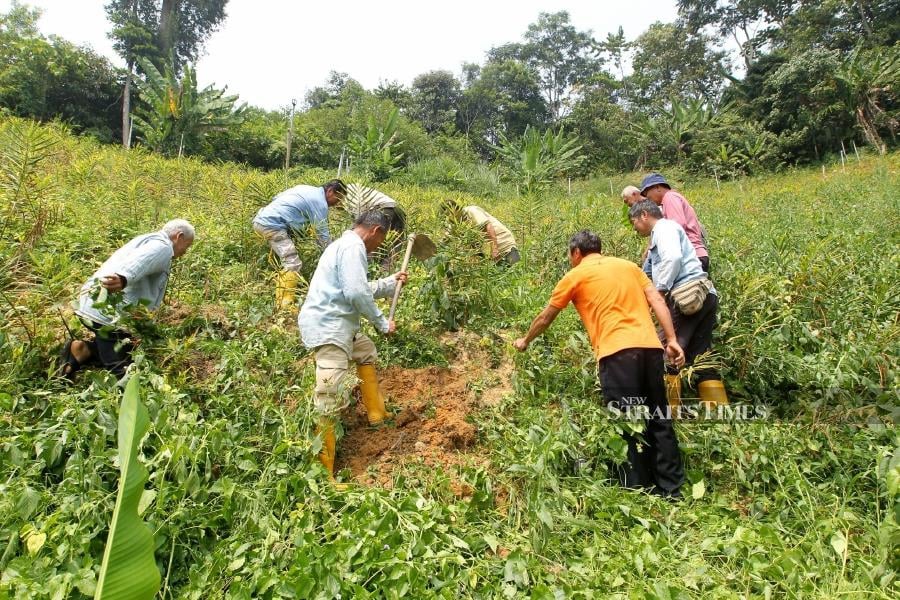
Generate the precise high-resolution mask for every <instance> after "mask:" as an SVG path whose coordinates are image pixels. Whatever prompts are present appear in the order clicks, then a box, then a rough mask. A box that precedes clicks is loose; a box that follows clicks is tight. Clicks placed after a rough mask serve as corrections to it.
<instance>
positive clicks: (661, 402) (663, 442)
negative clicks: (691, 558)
mask: <svg viewBox="0 0 900 600" xmlns="http://www.w3.org/2000/svg"><path fill="white" fill-rule="evenodd" d="M663 371H664V364H663V351H662V350H658V349H652V348H628V349H626V350H621V351H619V352H616V353H615V354H613V355H611V356H607V357H605V358H602V359H600V385H601V386H602V388H603V397H604V399H605V400H606V403H607V405H608V406H611V407H615V408H618V409H619V411H621V412H623V413H624V412H625V410H626V407H629V406H630V407H634V406H638V405H643V406H645V407H646V409H647V410H649V416H648V417H647V418H646V419H645V423H646V431H645V433H644V440H643V441H641V440H638V439H635V437H634V436H631V435H626V436H625V441H627V442H628V462H627V464H625V465H621V466H617V467H616V471H617V476H618V479H619V482H620V483H621V484H622V485H623V486H625V487H629V488H634V487H641V488H650V489H652V490H653V491H655V492H657V493H661V494H663V495H673V494H677V493H678V490H679V488H680V487H681V484H682V483H684V467H683V466H682V464H681V451H680V450H679V449H678V438H677V437H676V436H675V429H674V428H673V427H672V420H671V419H669V418H666V417H667V416H668V413H667V412H666V411H667V409H668V403H667V401H666V386H665V383H664V382H663Z"/></svg>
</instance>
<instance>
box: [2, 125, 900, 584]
mask: <svg viewBox="0 0 900 600" xmlns="http://www.w3.org/2000/svg"><path fill="white" fill-rule="evenodd" d="M898 169H900V160H898V156H897V155H896V154H887V155H886V156H883V157H881V156H877V155H870V156H864V157H862V160H861V161H859V162H857V161H856V160H855V159H854V160H853V161H851V162H850V164H848V165H846V167H843V168H842V167H841V165H840V163H837V164H828V165H827V167H826V169H825V171H824V172H823V171H822V170H820V169H818V168H815V169H810V170H791V171H789V172H787V173H785V174H781V175H769V176H766V177H752V178H738V179H737V180H735V181H733V182H725V183H722V184H721V187H719V186H718V185H717V184H716V182H714V181H711V180H709V181H706V180H700V181H688V182H682V183H684V185H681V186H680V187H681V188H682V189H683V191H684V192H685V194H686V195H687V197H688V198H689V199H690V200H691V201H692V202H693V204H694V205H695V206H696V208H697V210H698V212H699V214H700V217H701V219H702V220H703V222H704V224H705V225H706V227H707V229H708V230H709V233H710V236H711V242H710V243H711V254H712V260H713V266H712V268H713V275H714V277H715V279H716V285H717V287H718V288H719V289H720V291H721V294H722V306H721V312H720V323H721V325H720V329H719V333H718V337H717V339H716V349H717V351H718V360H719V361H720V362H721V363H722V366H723V369H724V373H725V376H726V384H727V386H728V388H729V390H730V391H731V393H732V399H733V400H735V401H737V400H744V401H748V402H750V403H751V404H753V405H755V406H760V407H767V408H768V410H769V411H770V417H769V418H768V419H767V420H766V421H764V422H757V423H746V422H745V423H730V424H727V423H726V424H716V425H710V424H704V423H692V422H682V423H680V424H679V425H678V429H679V433H680V436H681V439H682V440H683V450H684V452H685V456H686V460H687V466H688V472H689V477H690V482H689V485H688V486H687V488H686V491H687V495H688V496H689V498H688V499H687V500H685V501H683V502H680V503H676V504H671V503H668V502H665V501H662V500H659V499H655V498H653V497H650V496H647V495H643V494H638V493H634V492H626V491H623V490H621V489H619V488H618V487H616V486H613V485H610V484H609V483H608V481H607V479H606V476H607V472H606V468H605V466H604V465H605V462H606V461H607V460H608V459H611V458H613V457H616V456H619V455H620V453H621V452H622V447H621V439H620V437H619V436H618V435H617V433H616V429H615V428H616V425H615V424H613V423H611V422H609V421H607V420H605V419H604V418H603V416H602V411H601V410H600V408H599V407H598V404H597V401H596V397H597V396H596V390H595V389H594V382H595V375H594V365H593V361H592V360H591V358H590V356H589V350H588V346H587V342H586V338H585V335H584V333H583V329H582V327H581V325H580V324H579V322H578V319H577V317H576V315H575V314H574V311H571V310H569V311H566V313H564V315H563V316H561V318H560V319H559V320H558V321H557V322H556V323H555V324H554V326H553V327H552V328H551V330H550V331H548V333H547V335H546V336H545V337H544V338H542V339H541V340H540V341H538V342H536V343H535V344H534V345H533V348H532V349H531V351H530V352H529V353H528V354H524V355H516V356H513V352H512V351H511V348H510V346H509V341H510V340H511V339H512V338H513V336H514V335H515V334H516V333H518V332H521V331H522V330H523V328H524V327H526V326H527V324H528V322H529V321H530V319H531V317H532V316H533V315H534V314H535V313H536V312H537V311H538V310H539V309H540V308H541V307H542V306H543V305H544V303H545V302H546V299H547V297H548V295H549V292H550V290H551V288H552V286H553V284H554V283H555V281H556V280H557V278H558V277H559V276H560V275H561V274H562V273H563V272H564V271H565V269H566V268H567V267H566V263H565V261H564V253H563V249H564V242H565V240H566V238H567V236H568V235H569V234H570V233H571V232H572V231H573V230H575V229H578V228H582V227H591V228H593V229H595V230H596V231H598V232H599V233H600V235H601V237H602V238H603V241H604V250H605V251H606V252H608V253H610V254H615V255H619V256H623V257H627V258H631V259H635V260H636V259H637V258H638V256H639V254H640V251H641V245H642V242H641V241H640V240H639V239H638V238H636V237H635V235H634V234H633V233H632V232H631V231H629V230H628V228H626V227H625V225H624V224H623V223H622V219H621V212H620V210H621V202H620V200H619V199H618V198H617V196H616V193H617V192H618V189H620V188H621V186H622V185H624V184H625V183H626V182H631V181H633V180H634V178H635V177H636V175H632V176H629V177H615V178H613V179H607V178H599V179H593V180H587V181H575V182H573V185H572V189H571V193H569V190H568V188H567V187H565V186H559V185H558V184H553V185H550V186H549V187H547V188H545V189H544V190H543V191H542V192H541V194H540V195H538V197H537V198H535V199H531V200H529V202H537V203H539V207H540V208H541V210H540V211H539V212H535V213H534V215H533V218H534V219H535V223H534V224H533V226H532V227H530V229H529V230H528V232H527V236H526V237H525V238H524V240H522V242H524V243H522V244H521V245H522V252H523V255H524V256H525V258H526V260H525V261H523V262H522V263H520V264H518V265H516V266H515V267H514V268H511V269H498V268H496V267H494V266H493V265H492V264H490V263H489V262H486V261H484V260H483V259H482V258H481V257H479V256H478V250H479V249H478V248H477V245H475V244H473V242H474V238H473V237H472V236H473V232H472V231H471V230H466V229H460V230H454V229H453V228H452V227H451V228H448V227H447V226H445V224H444V223H443V221H442V220H441V219H440V217H439V216H438V214H437V212H436V205H437V203H438V201H439V200H440V199H442V198H444V197H445V196H446V195H447V192H446V191H443V190H442V189H440V188H430V187H421V186H415V185H405V184H399V183H396V182H388V183H386V184H383V185H379V188H380V189H383V190H384V191H385V192H387V193H389V194H390V195H391V196H393V197H395V198H397V199H398V200H399V201H400V202H401V203H402V204H403V206H404V207H407V208H408V212H409V218H410V222H411V226H412V227H413V228H414V229H416V230H421V231H426V232H428V233H429V234H430V235H432V236H433V237H434V239H435V240H436V241H438V243H439V249H440V252H439V254H438V256H437V257H435V258H434V259H432V262H430V263H428V264H427V265H421V264H415V265H414V266H413V268H412V277H411V281H410V285H409V287H408V289H407V292H406V295H405V296H404V300H403V302H402V303H401V306H400V309H399V316H398V321H399V323H400V328H401V333H400V335H399V336H398V337H397V338H395V339H392V340H385V339H383V338H379V337H376V338H375V339H376V340H377V342H378V344H379V347H380V352H381V355H382V357H383V358H384V359H385V360H386V361H387V362H388V363H390V364H395V365H402V366H404V367H411V366H421V365H424V364H434V363H444V362H446V361H447V360H449V359H450V358H451V357H452V355H453V353H454V352H457V353H458V352H460V351H461V350H460V349H459V348H456V349H452V348H451V347H450V345H449V342H445V341H444V340H446V339H447V338H446V337H445V336H444V335H442V334H444V332H446V330H447V329H461V330H466V331H469V332H470V334H471V335H474V337H475V340H477V341H476V343H475V346H476V347H477V348H480V349H481V351H485V352H488V353H489V354H490V355H492V356H494V357H495V358H496V359H497V360H500V361H514V369H513V386H512V390H511V392H510V394H508V395H507V396H506V397H505V398H504V399H503V400H502V401H501V402H500V403H499V404H496V405H484V406H482V407H481V409H480V410H479V411H478V412H477V413H476V414H474V416H473V420H474V424H475V426H476V427H477V431H478V445H477V446H476V447H475V448H474V449H473V451H472V452H473V454H474V455H477V456H478V457H479V458H486V459H488V460H489V463H487V464H486V463H484V462H473V463H472V464H471V466H463V467H460V468H458V469H456V468H455V469H453V472H452V473H451V472H449V471H444V470H442V469H434V468H431V467H428V466H426V465H422V464H415V463H411V464H406V465H398V471H397V474H396V477H395V479H394V485H393V488H392V489H390V490H385V489H381V488H379V487H365V486H355V487H353V488H351V489H350V490H349V491H344V492H339V491H336V490H335V489H334V488H333V487H332V486H330V485H328V484H327V483H326V481H325V479H324V477H323V473H322V470H321V468H320V467H319V465H318V463H317V461H316V460H315V452H316V447H315V442H314V437H313V436H312V423H311V421H312V415H311V410H310V405H309V393H310V390H311V389H312V385H313V367H312V363H311V361H310V360H308V356H307V353H306V351H305V350H303V349H302V347H301V346H300V344H299V341H298V339H297V333H296V329H295V325H294V323H293V322H292V321H291V319H280V318H278V317H277V316H276V315H273V306H272V302H271V283H270V281H269V278H270V277H271V274H272V273H271V269H270V267H269V265H268V262H267V258H266V252H265V249H264V247H263V244H262V242H261V241H259V240H258V239H256V238H255V237H254V235H253V233H252V231H251V230H250V228H249V222H250V219H251V217H252V215H253V213H254V212H255V211H256V209H257V207H259V206H260V205H262V204H263V203H265V202H266V201H267V200H268V199H269V198H270V197H271V196H272V194H274V193H275V192H277V191H279V190H280V189H282V188H283V187H285V186H287V185H289V184H292V183H295V182H297V181H314V180H319V179H321V178H322V177H324V176H327V175H329V174H330V173H326V172H324V171H318V170H317V171H308V172H304V173H301V172H295V173H294V174H293V177H292V178H291V179H286V178H285V176H284V175H283V174H282V173H280V172H279V173H262V172H259V171H254V170H249V169H246V168H243V167H239V166H235V165H228V164H226V165H218V166H211V165H207V164H203V163H202V162H200V161H198V160H196V159H189V158H188V159H182V160H169V159H163V158H161V157H159V156H157V155H154V154H151V153H149V152H147V151H146V150H141V149H137V150H133V151H131V152H126V151H123V150H119V149H115V148H112V147H109V146H101V145H99V144H97V143H96V142H93V141H91V140H89V139H78V138H74V137H71V136H70V135H68V134H66V133H65V132H64V131H62V130H61V129H60V128H59V127H52V128H48V127H36V126H34V125H31V124H29V123H27V122H23V121H20V120H15V119H4V120H2V121H0V211H2V212H0V223H2V229H0V256H2V257H3V258H2V259H3V261H4V264H3V265H2V266H3V268H2V269H0V273H2V275H0V277H2V278H0V313H2V314H0V316H2V320H0V549H2V551H0V573H2V575H0V596H3V597H10V598H54V597H71V598H80V597H85V596H91V595H92V594H93V593H94V591H95V589H96V585H97V577H98V573H99V569H100V563H101V559H102V557H103V549H104V543H105V540H106V538H107V532H108V527H109V522H110V516H111V514H112V509H113V505H114V504H115V501H116V494H115V491H116V489H117V483H118V475H119V472H118V465H117V464H116V459H115V457H116V455H117V443H116V433H117V425H116V424H117V415H118V411H119V405H120V403H121V399H122V394H121V391H120V390H119V389H118V388H116V387H115V385H114V382H113V381H112V379H111V378H110V377H107V376H105V375H104V374H103V373H101V372H97V371H88V372H85V373H82V374H81V375H80V377H79V379H78V381H77V382H76V383H75V384H74V385H71V386H66V385H63V383H62V382H60V381H59V380H56V379H52V378H48V375H49V374H50V372H51V371H52V363H53V354H54V352H55V350H56V349H57V348H58V345H59V343H60V342H61V341H62V339H63V338H64V336H65V334H66V331H65V328H64V327H63V325H62V323H61V321H60V312H59V309H63V314H66V315H67V314H68V313H67V312H66V311H65V307H66V306H67V305H68V304H69V303H70V301H71V300H72V299H73V297H74V295H75V293H76V291H77V289H78V287H79V286H80V285H81V283H82V281H83V280H84V278H85V277H87V276H88V275H89V274H90V273H91V272H92V271H93V269H94V268H96V265H97V264H98V263H99V262H100V261H102V260H103V259H105V258H106V257H107V256H108V254H109V253H110V252H111V251H113V250H114V249H115V248H117V247H118V246H120V245H121V244H122V243H123V242H124V241H125V240H127V239H129V238H130V237H131V236H133V235H135V234H137V233H143V232H145V231H148V230H150V229H152V228H153V227H155V226H157V225H158V224H159V223H160V222H162V221H163V220H165V219H167V218H171V217H176V216H179V217H186V218H188V219H190V220H191V221H193V222H194V223H195V224H196V225H197V227H198V240H197V242H196V243H195V245H194V247H192V248H191V250H190V251H189V253H188V254H187V256H185V257H184V258H183V259H182V260H181V261H180V262H179V263H177V265H176V267H175V268H174V270H173V273H172V280H171V282H170V287H169V294H168V297H167V301H166V304H165V306H163V307H162V309H161V311H160V313H159V316H158V321H157V325H156V327H155V328H151V329H149V330H148V331H146V332H145V333H143V339H142V343H141V346H140V349H139V352H138V376H139V377H140V379H141V382H142V383H141V384H142V386H143V388H144V393H143V398H142V399H143V402H144V403H145V405H146V406H147V409H148V416H149V421H150V423H149V427H150V429H149V433H148V435H147V437H146V438H145V439H144V442H143V451H142V456H141V457H140V460H142V462H143V463H144V464H145V465H146V468H147V469H148V471H149V474H150V475H149V483H148V485H147V487H146V490H145V492H144V494H143V496H142V498H141V501H140V503H139V506H138V512H139V514H140V515H141V518H142V519H143V520H144V521H146V522H148V523H149V524H150V525H151V527H152V530H153V533H154V540H155V557H156V564H157V567H158V569H159V571H160V573H161V575H162V591H161V594H162V597H172V598H198V599H199V598H226V597H227V598H250V597H262V598H312V597H318V598H334V597H338V596H339V595H340V597H344V598H348V597H354V598H367V597H386V598H400V597H415V598H430V597H439V598H494V597H530V598H635V597H638V598H654V599H660V600H661V599H669V598H695V597H696V598H699V597H703V598H748V597H774V598H823V597H838V596H840V597H844V596H849V597H855V596H865V597H868V598H892V597H896V595H897V592H898V580H897V571H898V568H900V564H898V557H897V553H896V549H897V547H898V536H900V529H898V524H897V523H898V521H897V519H898V511H900V495H898V491H900V490H898V486H900V440H898V437H897V432H896V429H895V428H894V427H893V426H892V425H891V423H892V421H890V415H886V414H885V412H886V411H894V412H895V413H896V407H897V389H896V381H897V377H898V366H900V365H898V363H897V357H898V356H900V352H898V350H900V348H898V339H900V337H898V322H897V314H898V313H900V303H898V299H897V294H896V289H897V284H898V278H897V273H898V272H900V268H898V267H900V264H898V256H897V253H896V252H895V249H896V246H897V243H898V238H897V235H898V234H897V231H896V227H894V226H893V225H892V224H893V223H896V222H897V221H898V218H900V205H898V200H897V198H898V197H900V187H898V182H900V178H898V176H897V173H898ZM493 189H494V192H495V194H496V195H495V197H493V198H490V199H488V198H484V197H481V196H476V195H469V194H460V195H459V199H460V200H461V201H463V202H476V203H478V204H481V205H483V206H485V207H486V208H488V209H489V210H490V211H491V212H492V213H493V214H495V215H496V216H498V217H499V218H500V219H501V220H503V221H505V222H507V223H508V224H510V225H511V226H512V227H513V229H514V231H515V232H516V233H517V234H518V233H519V227H520V223H521V222H520V217H519V216H518V215H519V213H520V212H521V210H522V209H521V202H522V199H520V198H517V197H516V194H515V191H514V188H513V187H511V186H510V185H509V184H504V183H497V184H496V186H495V187H494V188H493ZM611 189H612V190H614V193H613V194H610V190H611ZM873 198H874V199H877V201H876V202H872V199H873ZM333 220H334V222H333V223H332V225H333V227H334V228H335V229H336V230H338V229H339V228H340V227H342V226H344V225H345V224H346V223H347V216H346V215H344V214H342V213H340V212H336V213H334V215H333ZM314 252H315V249H314V245H313V244H312V243H310V244H309V245H308V247H307V246H303V247H302V248H301V254H303V255H304V259H305V260H304V264H306V265H307V268H310V265H313V264H314V260H313V258H314ZM307 275H308V273H307ZM66 322H67V325H68V326H69V327H77V322H76V321H75V320H74V319H72V318H70V317H66ZM460 339H463V338H460ZM463 350H465V349H463ZM460 376H463V377H465V376H466V374H465V373H462V374H461V375H460ZM491 385H492V383H491V381H489V380H477V381H476V380H472V381H470V382H469V386H471V387H472V389H474V390H479V389H487V388H489V387H490V386H491ZM894 417H896V414H894ZM451 479H453V480H457V481H459V480H461V481H463V482H464V483H465V484H466V485H467V486H469V488H471V493H470V494H468V495H466V496H465V497H462V498H460V497H459V496H458V495H456V494H454V491H453V489H452V487H451Z"/></svg>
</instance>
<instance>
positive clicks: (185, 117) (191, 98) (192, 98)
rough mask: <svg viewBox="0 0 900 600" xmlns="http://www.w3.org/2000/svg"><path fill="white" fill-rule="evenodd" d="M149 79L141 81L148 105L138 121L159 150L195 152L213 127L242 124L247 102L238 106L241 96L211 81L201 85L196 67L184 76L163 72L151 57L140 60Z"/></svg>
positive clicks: (139, 125) (143, 98)
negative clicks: (199, 84) (200, 86)
mask: <svg viewBox="0 0 900 600" xmlns="http://www.w3.org/2000/svg"><path fill="white" fill-rule="evenodd" d="M139 63H140V66H141V69H142V70H143V71H144V72H145V73H146V79H145V80H144V81H143V82H141V83H140V84H139V90H140V94H141V99H142V100H143V101H144V102H145V103H146V105H147V108H146V109H140V110H139V111H138V112H137V114H135V117H134V121H135V124H136V125H137V126H138V128H139V129H140V130H141V133H142V137H143V140H144V142H145V143H146V144H147V145H148V146H150V147H151V148H152V149H153V150H155V151H156V152H161V153H163V154H167V155H170V156H172V155H175V154H177V155H181V154H182V152H187V153H193V152H195V151H197V150H198V149H199V146H200V142H201V141H202V139H203V137H204V136H205V135H206V134H207V133H208V132H210V131H216V130H221V129H226V128H228V127H232V126H235V125H239V124H240V123H241V121H242V120H243V111H244V108H245V107H244V106H240V107H238V108H235V103H236V102H237V99H238V97H237V96H226V95H225V90H217V89H215V88H213V87H212V86H211V85H210V86H207V87H205V88H203V89H202V90H198V89H197V76H196V73H195V72H194V69H192V68H191V67H186V68H185V69H184V73H183V75H182V76H181V78H180V79H178V78H177V77H176V76H175V70H174V69H173V68H171V67H170V68H167V69H166V70H165V71H164V72H162V73H160V72H159V71H158V70H157V68H156V67H155V66H154V65H153V63H151V62H150V61H149V60H147V59H140V60H139Z"/></svg>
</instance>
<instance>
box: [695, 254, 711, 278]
mask: <svg viewBox="0 0 900 600" xmlns="http://www.w3.org/2000/svg"><path fill="white" fill-rule="evenodd" d="M697 258H699V259H700V268H701V269H703V272H704V273H706V274H707V275H709V257H708V256H698V257H697Z"/></svg>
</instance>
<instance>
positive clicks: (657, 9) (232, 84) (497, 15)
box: [0, 0, 676, 109]
mask: <svg viewBox="0 0 900 600" xmlns="http://www.w3.org/2000/svg"><path fill="white" fill-rule="evenodd" d="M23 3H24V4H29V5H31V6H36V7H40V8H41V9H43V11H44V14H43V17H42V18H41V20H40V22H39V27H40V30H41V32H42V33H44V34H45V35H50V34H56V35H59V36H61V37H63V38H65V39H67V40H70V41H72V42H75V43H78V44H84V45H89V46H91V47H92V48H93V49H94V50H95V51H97V52H99V53H101V54H104V55H106V56H108V57H110V58H111V59H113V60H114V62H115V63H116V64H120V65H121V64H122V62H121V60H120V59H119V58H118V57H117V56H116V55H115V53H114V52H113V50H112V43H111V42H110V40H109V39H108V38H107V37H106V34H107V32H108V31H109V29H110V24H109V22H108V21H107V20H106V13H105V12H104V9H103V6H104V4H105V3H106V2H105V0H30V1H27V0H26V1H25V2H23ZM10 5H11V1H10V0H0V12H7V11H8V10H9V7H10ZM559 10H567V11H569V14H570V17H571V22H572V23H573V24H574V26H575V27H576V28H578V29H579V30H585V29H590V30H592V31H593V32H594V36H595V37H596V38H597V39H605V38H606V34H607V33H608V32H613V31H616V30H617V29H618V27H619V26H620V25H621V26H622V27H623V28H624V30H625V36H626V38H627V39H634V38H635V37H637V36H638V35H640V33H641V32H643V31H644V30H645V29H646V28H647V26H648V25H650V24H651V23H652V22H654V21H664V22H668V21H672V20H674V19H675V17H676V7H675V0H625V1H617V2H610V1H606V2H604V1H598V0H593V1H591V0H581V1H574V0H569V1H565V0H507V1H503V2H496V1H495V2H492V1H490V0H452V1H450V2H428V1H427V0H426V1H423V0H419V1H405V0H383V1H381V2H374V1H364V0H344V1H343V2H337V1H334V0H331V1H328V0H326V1H320V2H308V1H307V2H304V1H302V0H230V1H229V2H228V4H227V6H226V11H227V15H228V16H227V18H226V20H225V22H224V24H223V25H222V26H221V27H220V28H219V30H218V31H217V32H215V33H213V34H212V36H211V37H210V39H209V42H208V43H207V45H206V51H205V54H204V56H203V57H202V58H201V59H200V61H199V62H198V63H197V78H198V83H199V84H200V85H201V86H205V85H207V84H210V83H215V84H216V86H217V87H223V86H225V85H227V86H228V89H229V91H231V92H233V93H234V92H236V93H238V94H239V95H240V97H241V100H242V101H244V102H248V103H249V104H252V105H255V106H260V107H262V108H267V109H276V108H279V107H283V106H287V105H289V104H290V101H291V98H297V100H298V102H300V103H302V101H303V97H304V95H305V94H306V92H307V91H308V90H310V89H312V88H313V87H315V86H317V85H321V84H322V83H323V82H324V81H325V79H326V77H327V76H328V73H329V71H331V70H336V71H342V72H346V73H349V74H350V76H351V77H353V78H354V79H356V80H357V81H359V82H360V83H362V84H363V86H365V87H366V88H373V87H375V86H377V85H378V83H379V81H380V80H387V81H392V80H397V81H400V82H401V83H404V84H407V85H408V84H409V83H410V82H411V81H412V79H413V78H414V77H415V76H416V75H419V74H420V73H424V72H426V71H431V70H435V69H446V70H449V71H452V72H454V73H457V74H459V72H460V65H461V64H462V63H463V62H477V63H482V62H483V61H484V57H485V52H487V51H488V50H489V49H490V48H491V47H493V46H497V45H500V44H503V43H506V42H515V41H520V40H521V38H522V34H523V33H525V30H526V28H527V27H528V24H529V23H532V22H534V21H536V20H537V17H538V14H539V13H540V12H556V11H559Z"/></svg>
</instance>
